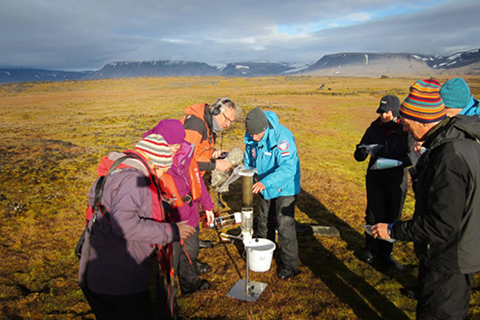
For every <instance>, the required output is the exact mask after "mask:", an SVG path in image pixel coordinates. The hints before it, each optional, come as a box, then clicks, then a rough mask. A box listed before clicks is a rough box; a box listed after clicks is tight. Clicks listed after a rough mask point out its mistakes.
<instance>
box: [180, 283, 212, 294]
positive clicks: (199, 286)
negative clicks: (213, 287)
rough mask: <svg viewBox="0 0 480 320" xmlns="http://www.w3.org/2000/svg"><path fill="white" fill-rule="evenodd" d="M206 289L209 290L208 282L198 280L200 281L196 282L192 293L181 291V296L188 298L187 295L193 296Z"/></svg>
mask: <svg viewBox="0 0 480 320" xmlns="http://www.w3.org/2000/svg"><path fill="white" fill-rule="evenodd" d="M207 289H210V282H208V281H207V280H203V279H200V281H199V282H198V284H197V285H196V286H195V288H194V289H193V290H192V291H187V290H182V294H183V295H185V296H188V295H191V294H193V293H195V292H197V291H200V290H207Z"/></svg>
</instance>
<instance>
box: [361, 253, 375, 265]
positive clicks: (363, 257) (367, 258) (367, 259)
mask: <svg viewBox="0 0 480 320" xmlns="http://www.w3.org/2000/svg"><path fill="white" fill-rule="evenodd" d="M360 260H362V261H363V262H366V263H368V264H372V262H373V254H372V252H371V251H370V250H369V249H363V251H362V255H361V256H360Z"/></svg>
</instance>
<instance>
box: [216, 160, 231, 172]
mask: <svg viewBox="0 0 480 320" xmlns="http://www.w3.org/2000/svg"><path fill="white" fill-rule="evenodd" d="M231 168H232V163H231V162H229V161H226V160H222V159H217V161H216V165H215V169H217V170H220V171H224V172H228V171H229V170H230V169H231Z"/></svg>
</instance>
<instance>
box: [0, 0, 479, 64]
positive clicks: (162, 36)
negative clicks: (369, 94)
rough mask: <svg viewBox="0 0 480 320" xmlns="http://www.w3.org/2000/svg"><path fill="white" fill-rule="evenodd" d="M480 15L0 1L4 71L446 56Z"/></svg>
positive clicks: (346, 1)
mask: <svg viewBox="0 0 480 320" xmlns="http://www.w3.org/2000/svg"><path fill="white" fill-rule="evenodd" d="M479 14H480V1H478V0H421V1H419V0H415V1H414V0H328V1H327V0H301V1H292V0H289V1H287V0H235V1H232V0H0V68H39V69H48V70H65V71H81V70H98V69H101V68H102V67H103V66H104V65H105V64H107V63H110V62H119V61H153V60H176V61H199V62H205V63H208V64H211V65H219V66H220V65H222V64H226V63H230V62H248V61H256V62H261V61H264V62H285V63H291V64H293V65H296V66H302V65H306V64H313V63H315V62H316V61H318V60H319V59H320V58H321V57H322V56H324V55H326V54H335V53H343V52H379V53H384V52H385V53H419V54H434V55H449V54H453V53H456V52H461V51H468V50H472V49H478V48H480V16H479Z"/></svg>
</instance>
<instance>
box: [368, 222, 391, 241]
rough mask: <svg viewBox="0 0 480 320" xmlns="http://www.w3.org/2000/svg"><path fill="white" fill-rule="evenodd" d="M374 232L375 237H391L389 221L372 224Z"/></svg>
mask: <svg viewBox="0 0 480 320" xmlns="http://www.w3.org/2000/svg"><path fill="white" fill-rule="evenodd" d="M371 230H372V234H373V237H374V238H380V239H390V238H391V237H390V235H389V234H388V223H377V224H376V225H373V226H372V229H371Z"/></svg>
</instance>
